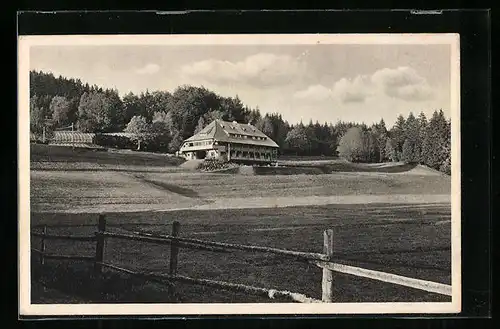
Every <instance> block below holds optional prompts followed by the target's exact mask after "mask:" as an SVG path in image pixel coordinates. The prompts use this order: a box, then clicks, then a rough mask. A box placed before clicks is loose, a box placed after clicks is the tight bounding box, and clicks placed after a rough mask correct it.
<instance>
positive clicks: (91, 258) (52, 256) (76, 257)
mask: <svg viewBox="0 0 500 329" xmlns="http://www.w3.org/2000/svg"><path fill="white" fill-rule="evenodd" d="M31 251H32V252H35V253H37V254H39V255H40V256H42V257H43V258H44V259H68V260H86V261H91V262H94V261H95V257H94V256H79V255H57V254H51V253H47V252H44V251H41V250H38V249H35V248H32V249H31Z"/></svg>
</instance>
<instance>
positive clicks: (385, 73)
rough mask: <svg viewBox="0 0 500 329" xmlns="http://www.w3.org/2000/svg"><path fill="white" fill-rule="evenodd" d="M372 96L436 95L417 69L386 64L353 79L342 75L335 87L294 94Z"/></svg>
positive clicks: (358, 99)
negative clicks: (392, 66) (385, 66)
mask: <svg viewBox="0 0 500 329" xmlns="http://www.w3.org/2000/svg"><path fill="white" fill-rule="evenodd" d="M372 96H388V97H390V98H394V99H400V100H404V101H425V100H430V99H432V98H433V97H434V93H433V90H432V88H431V86H430V85H429V84H428V82H427V80H426V79H425V78H423V77H422V76H420V75H419V74H418V73H417V72H416V71H415V70H414V69H412V68H409V67H399V68H397V69H389V68H384V69H381V70H378V71H376V72H375V73H373V74H372V75H358V76H356V77H355V78H354V79H347V78H342V79H340V80H338V81H337V82H335V83H334V84H333V87H332V88H328V87H326V86H323V85H312V86H309V87H308V88H306V89H304V90H300V91H298V92H296V93H295V94H294V98H297V99H302V100H307V101H322V100H326V99H328V98H334V99H337V100H338V101H340V102H342V103H362V102H365V101H366V99H367V98H369V97H372Z"/></svg>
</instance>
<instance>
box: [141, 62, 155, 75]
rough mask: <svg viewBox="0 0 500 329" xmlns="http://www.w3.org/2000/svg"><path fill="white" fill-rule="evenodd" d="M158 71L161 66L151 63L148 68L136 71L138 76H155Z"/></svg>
mask: <svg viewBox="0 0 500 329" xmlns="http://www.w3.org/2000/svg"><path fill="white" fill-rule="evenodd" d="M158 71H160V65H158V64H154V63H149V64H147V65H146V66H143V67H141V68H138V69H136V70H135V72H136V73H138V74H155V73H157V72H158Z"/></svg>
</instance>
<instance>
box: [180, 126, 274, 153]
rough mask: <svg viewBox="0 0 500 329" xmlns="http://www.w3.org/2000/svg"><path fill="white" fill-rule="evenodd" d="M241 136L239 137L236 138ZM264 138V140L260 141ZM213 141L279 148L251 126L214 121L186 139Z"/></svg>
mask: <svg viewBox="0 0 500 329" xmlns="http://www.w3.org/2000/svg"><path fill="white" fill-rule="evenodd" d="M237 136H241V137H237ZM261 138H265V139H261ZM204 139H214V140H217V141H221V142H231V143H240V144H251V145H260V146H269V147H279V146H278V144H276V143H275V142H274V141H273V140H272V139H271V138H269V137H268V136H266V135H265V134H264V133H263V132H261V131H260V130H259V129H257V128H256V127H254V126H253V125H251V124H244V123H237V122H228V121H223V120H214V121H212V122H211V123H210V124H209V125H208V126H206V127H205V128H203V129H202V130H200V132H199V133H197V134H195V135H194V136H191V137H190V138H188V139H186V141H198V140H204Z"/></svg>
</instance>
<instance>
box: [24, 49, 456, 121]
mask: <svg viewBox="0 0 500 329" xmlns="http://www.w3.org/2000/svg"><path fill="white" fill-rule="evenodd" d="M30 69H31V70H41V71H44V72H52V73H54V74H55V75H56V76H58V75H62V76H64V77H67V78H79V79H81V80H82V81H83V82H88V83H89V84H97V85H99V86H101V87H103V88H115V89H117V90H118V92H119V93H120V95H122V96H123V95H125V94H126V93H128V92H133V93H140V92H143V91H146V90H149V91H155V90H166V91H170V92H173V91H174V90H175V88H177V87H178V86H180V85H184V84H189V85H194V86H204V87H206V88H208V89H210V90H213V91H214V92H216V93H218V94H220V95H223V96H232V97H234V96H236V95H238V97H239V98H240V99H241V101H242V102H243V103H244V104H246V105H248V106H249V107H252V108H255V107H258V108H259V109H260V111H261V112H262V113H272V112H278V113H281V114H282V116H283V118H284V119H285V120H287V121H288V122H290V123H297V122H299V121H303V122H304V123H307V122H308V121H309V120H311V119H312V120H313V121H319V122H332V123H335V122H336V121H338V120H344V121H356V122H365V123H367V124H371V123H373V122H378V121H380V119H381V118H383V119H384V120H385V121H386V123H387V124H388V126H391V125H392V124H393V123H394V121H395V120H396V117H397V116H398V115H399V114H402V115H403V116H405V117H407V116H408V114H409V113H410V112H413V113H414V114H415V115H417V114H418V113H420V112H422V111H423V112H424V113H425V114H426V115H427V117H430V116H431V114H432V112H434V110H439V109H442V110H443V111H444V113H445V115H446V116H447V117H450V106H451V96H450V73H451V47H450V45H446V44H429V45H425V44H415V45H411V44H410V45H395V44H384V45H377V44H364V45H363V44H305V45H304V44H302V45H293V44H292V45H269V44H267V45H264V44H262V45H126V46H125V45H50V46H46V45H43V46H33V47H31V48H30Z"/></svg>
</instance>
